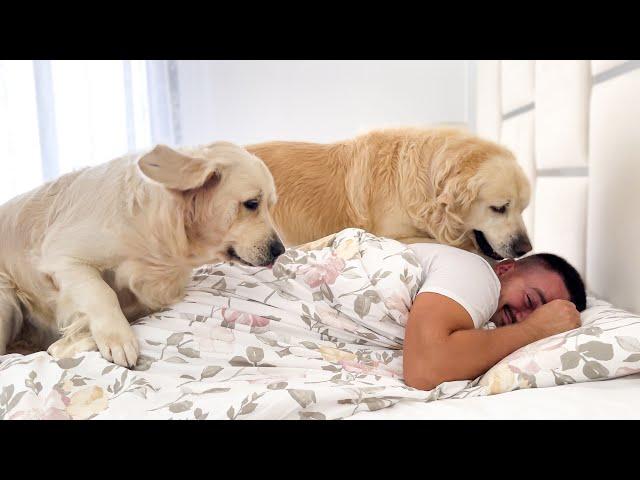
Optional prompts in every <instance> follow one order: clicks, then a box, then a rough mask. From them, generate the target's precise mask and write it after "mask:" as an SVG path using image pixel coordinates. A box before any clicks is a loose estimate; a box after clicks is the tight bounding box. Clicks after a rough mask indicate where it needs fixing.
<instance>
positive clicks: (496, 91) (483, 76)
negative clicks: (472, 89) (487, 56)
mask: <svg viewBox="0 0 640 480" xmlns="http://www.w3.org/2000/svg"><path fill="white" fill-rule="evenodd" d="M476 65H477V70H476V71H477V83H476V88H477V91H476V132H477V134H478V135H479V136H481V137H483V138H486V139H488V140H493V141H494V142H497V141H498V139H499V138H500V123H501V121H502V111H501V109H500V61H499V60H479V61H477V62H476Z"/></svg>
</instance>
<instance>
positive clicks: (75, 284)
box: [51, 264, 139, 367]
mask: <svg viewBox="0 0 640 480" xmlns="http://www.w3.org/2000/svg"><path fill="white" fill-rule="evenodd" d="M51 275H52V277H53V278H54V280H55V282H56V285H57V286H58V289H59V296H58V306H57V314H56V315H57V318H56V320H57V322H58V327H59V328H61V329H64V328H65V327H69V326H70V323H71V322H74V321H81V320H80V319H82V318H83V317H84V319H86V321H87V322H88V326H89V330H90V331H91V336H92V337H93V340H94V341H95V343H96V345H97V346H98V350H100V353H101V354H102V356H103V357H104V358H105V359H107V360H109V361H110V362H114V363H116V364H118V365H121V366H123V367H127V366H128V367H133V366H135V364H136V361H137V359H138V351H139V350H138V340H137V339H136V337H135V335H134V333H133V330H132V328H131V326H130V325H129V322H128V321H127V319H126V318H125V316H124V314H123V313H122V310H121V309H120V304H119V303H118V297H117V295H116V292H114V291H113V290H112V289H111V288H110V287H109V285H107V284H106V283H105V281H104V280H103V279H102V276H101V275H100V272H99V271H98V270H97V269H95V268H93V267H91V266H88V265H80V264H71V265H66V266H64V267H62V268H56V270H55V271H53V272H51Z"/></svg>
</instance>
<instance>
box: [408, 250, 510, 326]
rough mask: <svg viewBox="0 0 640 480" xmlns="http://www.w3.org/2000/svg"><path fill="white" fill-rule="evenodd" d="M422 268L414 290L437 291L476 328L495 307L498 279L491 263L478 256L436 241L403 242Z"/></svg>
mask: <svg viewBox="0 0 640 480" xmlns="http://www.w3.org/2000/svg"><path fill="white" fill-rule="evenodd" d="M407 246H408V247H409V248H410V249H411V250H413V252H414V253H415V254H416V256H417V257H418V260H419V261H420V263H421V264H422V267H423V268H424V271H425V281H424V283H423V284H422V287H421V288H420V289H419V290H418V295H419V294H421V293H423V292H433V293H439V294H440V295H444V296H446V297H449V298H451V299H452V300H455V301H456V302H457V303H459V304H460V305H462V307H463V308H464V309H465V310H466V311H467V312H468V313H469V315H471V319H472V320H473V324H474V325H475V327H476V328H480V327H481V326H483V325H484V324H485V323H487V321H488V320H489V319H490V318H491V316H492V315H493V314H494V313H495V312H496V310H497V309H498V299H499V296H500V281H499V280H498V276H497V275H496V274H495V272H494V271H493V268H491V265H489V263H488V262H487V261H486V260H485V259H484V258H482V257H481V256H479V255H476V254H474V253H471V252H467V251H466V250H461V249H459V248H454V247H450V246H448V245H440V244H437V243H414V244H411V245H407Z"/></svg>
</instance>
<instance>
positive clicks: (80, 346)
mask: <svg viewBox="0 0 640 480" xmlns="http://www.w3.org/2000/svg"><path fill="white" fill-rule="evenodd" d="M96 350H98V347H97V345H96V342H94V340H93V338H91V335H89V334H87V335H83V336H82V337H80V338H77V337H75V336H74V337H62V338H61V339H60V340H58V341H56V342H54V343H52V344H51V345H50V346H49V348H47V353H49V355H51V356H52V357H53V358H55V359H56V360H59V359H61V358H71V357H73V356H74V355H75V354H76V353H82V352H93V351H96Z"/></svg>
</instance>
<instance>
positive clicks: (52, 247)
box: [0, 142, 284, 366]
mask: <svg viewBox="0 0 640 480" xmlns="http://www.w3.org/2000/svg"><path fill="white" fill-rule="evenodd" d="M275 202H276V191H275V186H274V182H273V178H272V176H271V174H270V173H269V170H268V169H267V167H266V166H265V165H264V163H263V162H262V161H260V160H259V159H258V158H257V157H255V156H254V155H251V154H250V153H248V152H247V151H246V150H244V149H242V148H240V147H237V146H235V145H232V144H230V143H226V142H218V143H213V144H210V145H207V146H203V147H197V148H193V149H189V148H185V149H180V151H177V150H173V149H171V148H169V147H166V146H163V145H158V146H156V147H155V148H154V149H153V150H151V151H149V152H148V153H145V154H143V155H141V156H139V157H136V156H125V157H121V158H119V159H116V160H112V161H111V162H108V163H105V164H103V165H99V166H96V167H91V168H87V169H83V170H80V171H77V172H73V173H70V174H67V175H64V176H62V177H60V178H59V179H58V180H56V181H53V182H50V183H48V184H45V185H43V186H42V187H40V188H38V189H35V190H33V191H31V192H28V193H25V194H23V195H21V196H19V197H16V198H14V199H13V200H11V201H9V202H7V203H6V204H4V205H2V206H0V354H4V353H5V351H6V347H7V345H8V344H9V343H10V342H12V341H13V340H14V339H16V337H17V336H18V332H20V331H21V330H22V327H23V326H24V327H25V329H26V330H30V331H35V332H38V333H39V334H40V336H39V338H40V340H41V341H42V342H43V343H44V347H43V348H46V346H47V345H50V346H49V352H50V353H51V354H52V355H53V356H54V357H57V358H60V357H65V356H70V355H73V354H74V353H76V352H78V351H86V350H95V349H98V350H99V351H100V352H101V354H102V356H103V357H104V358H105V359H107V360H109V361H113V362H115V363H117V364H118V365H122V366H134V365H135V364H136V359H137V357H138V343H137V340H136V338H135V336H134V334H133V330H132V329H131V326H130V325H129V323H128V320H132V319H135V318H138V317H139V316H141V315H143V314H145V313H148V312H150V311H153V310H156V309H159V308H161V307H164V306H167V305H169V304H171V303H174V302H176V301H178V300H180V299H181V297H182V296H183V289H184V287H185V286H186V283H187V282H188V280H189V279H190V277H191V272H192V269H193V268H195V267H197V266H199V265H202V264H205V263H210V262H214V261H220V260H236V261H239V262H242V263H246V264H251V265H267V264H270V263H272V262H273V261H274V259H275V258H276V257H277V256H278V255H280V254H281V253H282V252H283V251H284V247H283V245H282V242H281V241H280V239H279V237H278V235H277V233H276V231H275V230H274V228H273V226H272V220H271V217H270V213H269V208H270V207H273V205H274V204H275ZM61 333H62V337H61V338H60V335H61ZM54 340H57V341H55V343H53V344H52V345H51V342H52V341H54Z"/></svg>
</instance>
